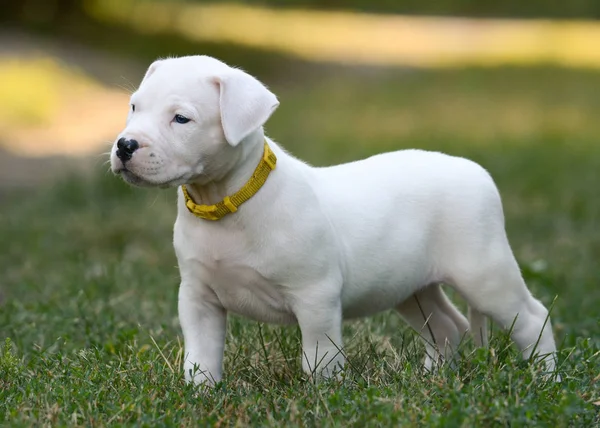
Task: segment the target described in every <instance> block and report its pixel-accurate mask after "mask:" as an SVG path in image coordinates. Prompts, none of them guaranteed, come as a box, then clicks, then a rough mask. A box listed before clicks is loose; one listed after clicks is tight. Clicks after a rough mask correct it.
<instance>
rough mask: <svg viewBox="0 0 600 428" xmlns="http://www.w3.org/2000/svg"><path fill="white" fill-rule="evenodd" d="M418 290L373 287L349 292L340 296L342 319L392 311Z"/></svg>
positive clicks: (398, 287)
mask: <svg viewBox="0 0 600 428" xmlns="http://www.w3.org/2000/svg"><path fill="white" fill-rule="evenodd" d="M418 288H419V287H412V286H408V287H407V286H399V285H395V286H387V285H379V286H378V285H375V286H372V287H371V288H369V289H368V290H359V289H354V290H352V291H350V290H349V291H347V292H345V293H344V294H343V295H342V302H343V315H344V318H345V319H350V318H361V317H366V316H370V315H374V314H376V313H378V312H382V311H386V310H389V309H392V308H394V307H396V306H397V305H399V304H400V303H402V302H403V301H405V300H406V299H408V298H409V297H410V296H412V295H413V294H414V292H415V291H416V290H417V289H418Z"/></svg>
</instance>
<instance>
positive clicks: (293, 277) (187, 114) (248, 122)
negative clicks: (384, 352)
mask: <svg viewBox="0 0 600 428" xmlns="http://www.w3.org/2000/svg"><path fill="white" fill-rule="evenodd" d="M278 104H279V103H278V101H277V98H276V97H275V95H273V94H272V93H271V92H270V91H269V90H268V89H267V88H266V87H265V86H263V85H262V84H261V83H260V82H259V81H257V80H256V79H255V78H253V77H252V76H250V75H248V74H246V73H244V72H243V71H241V70H239V69H235V68H231V67H229V66H227V65H226V64H224V63H222V62H220V61H218V60H216V59H214V58H210V57H206V56H191V57H183V58H174V59H166V60H161V61H156V62H155V63H153V64H152V65H151V66H150V68H149V69H148V71H147V73H146V76H145V77H144V79H143V81H142V83H141V85H140V87H139V89H138V90H137V91H136V92H135V93H134V94H133V95H132V96H131V110H130V113H129V117H128V120H127V126H126V128H125V130H123V132H122V133H121V134H120V135H119V137H118V139H117V142H115V145H114V148H113V150H112V153H111V164H112V170H113V171H114V172H115V173H118V174H120V175H121V176H122V177H123V178H124V179H125V180H126V181H128V182H129V183H132V184H136V185H144V186H160V187H175V186H182V185H185V186H182V187H181V188H180V189H179V202H178V215H177V221H176V222H175V230H174V246H175V251H176V253H177V258H178V261H179V269H180V272H181V286H180V290H179V317H180V321H181V326H182V329H183V335H184V339H185V365H184V368H185V374H186V379H187V380H188V381H194V382H196V383H203V382H206V381H208V382H209V383H212V382H214V381H218V380H219V379H221V372H222V361H223V346H224V341H225V325H226V316H227V312H228V311H232V312H235V313H238V314H242V315H245V316H247V317H249V318H252V319H254V320H258V321H262V322H270V323H298V324H299V326H300V329H301V331H302V347H303V354H304V355H303V358H302V362H303V368H304V370H305V371H307V372H309V373H315V372H317V373H320V374H322V375H324V376H331V375H332V374H333V373H334V372H336V371H337V370H338V369H339V368H341V367H342V366H343V364H344V357H343V353H342V352H340V350H341V349H342V319H344V318H354V317H362V316H366V315H371V314H374V313H376V312H379V311H384V310H386V309H390V308H395V309H396V310H397V311H398V312H399V313H400V315H402V316H403V317H404V318H405V319H406V321H407V322H408V323H409V324H410V325H411V326H412V327H414V329H416V330H417V331H419V332H420V333H421V334H422V335H423V337H424V340H425V346H426V348H427V356H426V358H425V364H426V366H427V367H428V368H430V367H432V366H433V365H434V364H436V363H437V362H438V361H439V360H440V359H441V358H442V357H444V356H445V357H448V356H449V355H448V352H450V353H451V352H452V351H453V350H455V349H456V346H457V345H458V343H459V342H460V340H461V338H462V337H463V334H464V333H465V332H466V331H467V330H469V323H468V322H467V320H466V319H465V317H464V316H463V315H462V314H461V313H460V312H459V311H458V310H457V309H456V308H455V307H454V306H453V305H452V303H451V302H450V301H449V300H448V299H447V298H446V296H445V294H444V293H443V291H442V289H441V288H440V284H442V283H443V284H447V285H448V286H450V287H452V288H454V289H455V290H456V291H457V292H458V293H459V294H460V295H462V296H463V297H464V298H465V299H466V300H467V302H468V303H469V305H470V307H471V308H472V313H473V315H474V316H472V320H471V323H472V326H471V328H472V330H473V331H474V336H475V340H476V342H478V343H485V341H486V332H485V317H484V315H486V316H489V317H491V318H492V319H493V320H495V321H496V322H497V323H499V324H500V325H501V326H502V327H505V328H508V327H511V326H512V328H513V329H512V337H513V339H514V340H515V342H516V343H517V345H518V346H519V348H520V349H521V351H522V353H523V356H524V357H525V358H527V357H529V356H530V355H531V354H532V353H533V352H534V351H535V352H537V353H539V354H540V355H546V356H549V357H548V358H547V367H548V369H549V370H553V369H554V365H555V359H554V353H555V351H556V348H555V344H554V338H553V336H552V329H551V326H550V322H549V320H548V311H547V310H546V308H545V307H544V306H543V305H542V304H541V303H540V302H539V301H538V300H536V299H535V298H533V297H532V295H531V294H530V292H529V291H528V289H527V287H526V285H525V283H524V281H523V278H522V276H521V273H520V271H519V267H518V265H517V262H516V261H515V258H514V256H513V253H512V251H511V248H510V246H509V243H508V240H507V237H506V233H505V229H504V218H503V212H502V205H501V201H500V196H499V194H498V191H497V189H496V186H495V185H494V182H493V181H492V179H491V177H490V176H489V175H488V173H487V172H486V171H485V170H484V169H483V168H482V167H480V166H479V165H477V164H475V163H473V162H471V161H469V160H466V159H462V158H458V157H452V156H447V155H444V154H441V153H432V152H425V151H420V150H405V151H399V152H394V153H387V154H382V155H378V156H373V157H371V158H369V159H366V160H362V161H358V162H353V163H349V164H344V165H339V166H335V167H329V168H314V167H311V166H309V165H307V164H305V163H303V162H301V161H300V160H298V159H296V158H294V157H292V156H290V155H289V154H287V153H286V152H285V151H284V150H283V149H281V148H280V147H279V146H278V145H277V144H276V143H274V142H273V141H272V140H270V139H268V138H265V135H264V133H263V125H264V123H265V122H266V121H267V119H268V118H269V116H270V115H271V113H273V111H274V110H275V108H276V107H277V106H278ZM271 151H272V152H273V153H271ZM240 191H241V192H240ZM482 314H484V315H482ZM426 323H428V326H427V327H424V326H425V324H426ZM450 355H451V354H450Z"/></svg>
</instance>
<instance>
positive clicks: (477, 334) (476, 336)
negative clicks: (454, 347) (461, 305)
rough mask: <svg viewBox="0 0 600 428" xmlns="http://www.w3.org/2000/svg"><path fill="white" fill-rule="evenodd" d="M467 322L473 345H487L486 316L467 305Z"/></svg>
mask: <svg viewBox="0 0 600 428" xmlns="http://www.w3.org/2000/svg"><path fill="white" fill-rule="evenodd" d="M469 324H470V326H471V327H470V330H471V334H472V335H473V340H474V341H475V345H476V346H478V347H482V346H488V328H487V317H486V316H485V315H484V314H482V313H481V312H479V311H478V310H477V309H474V308H473V307H471V306H469Z"/></svg>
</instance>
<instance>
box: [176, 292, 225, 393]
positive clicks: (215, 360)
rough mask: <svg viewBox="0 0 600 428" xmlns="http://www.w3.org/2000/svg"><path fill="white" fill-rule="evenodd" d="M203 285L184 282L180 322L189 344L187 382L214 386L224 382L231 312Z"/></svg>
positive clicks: (187, 351) (187, 345)
mask: <svg viewBox="0 0 600 428" xmlns="http://www.w3.org/2000/svg"><path fill="white" fill-rule="evenodd" d="M210 293H212V291H211V290H208V289H207V287H206V286H204V285H202V284H196V283H194V284H187V283H185V282H182V283H181V286H180V287H179V322H180V323H181V329H182V330H183V339H184V342H185V360H184V365H183V367H184V370H185V380H186V382H188V383H189V382H194V383H195V384H196V385H200V384H203V383H208V384H209V385H213V384H214V383H215V382H218V381H220V380H221V372H222V365H223V348H224V346H225V328H226V321H227V312H226V311H225V309H224V308H223V307H221V306H220V305H218V304H216V303H215V302H212V301H211V300H212V299H210V298H208V297H209V296H210Z"/></svg>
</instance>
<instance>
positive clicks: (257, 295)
mask: <svg viewBox="0 0 600 428" xmlns="http://www.w3.org/2000/svg"><path fill="white" fill-rule="evenodd" d="M197 272H198V274H199V275H200V279H201V281H203V283H205V284H207V285H208V286H209V287H210V288H211V289H212V290H213V291H214V293H215V295H216V296H217V298H218V299H219V301H220V303H221V305H223V307H224V308H225V309H227V310H228V311H231V312H234V313H236V314H239V315H242V316H245V317H248V318H251V319H254V320H256V321H261V322H268V323H281V324H289V323H294V322H295V321H296V319H295V317H294V315H293V314H292V312H291V311H290V309H289V307H288V305H287V303H286V301H285V296H284V294H283V293H282V291H281V288H280V286H279V285H278V284H274V283H272V282H271V281H269V280H268V279H266V278H264V277H263V276H262V275H261V274H260V273H259V272H257V271H256V270H255V269H252V268H251V267H248V266H244V265H239V264H238V265H236V264H230V263H227V262H215V263H210V264H206V263H201V264H200V266H199V269H198V270H197Z"/></svg>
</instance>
